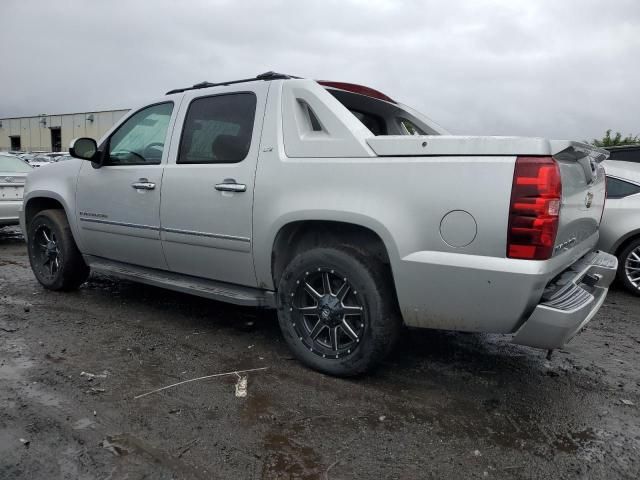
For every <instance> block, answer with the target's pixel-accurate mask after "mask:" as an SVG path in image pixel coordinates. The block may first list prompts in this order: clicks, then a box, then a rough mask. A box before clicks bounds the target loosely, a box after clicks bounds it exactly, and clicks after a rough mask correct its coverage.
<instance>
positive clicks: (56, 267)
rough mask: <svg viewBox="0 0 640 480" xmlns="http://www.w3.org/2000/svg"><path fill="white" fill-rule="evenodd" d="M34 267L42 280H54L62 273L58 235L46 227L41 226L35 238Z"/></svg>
mask: <svg viewBox="0 0 640 480" xmlns="http://www.w3.org/2000/svg"><path fill="white" fill-rule="evenodd" d="M32 255H33V260H34V267H35V269H36V270H37V271H38V274H39V275H40V277H41V278H43V279H45V280H49V281H51V280H54V279H55V278H56V276H57V275H58V272H59V271H60V265H61V264H62V256H61V254H60V249H59V248H58V240H57V238H56V234H55V233H54V232H53V230H51V228H49V227H48V226H46V225H40V226H39V227H38V228H37V229H36V231H35V234H34V236H33V253H32Z"/></svg>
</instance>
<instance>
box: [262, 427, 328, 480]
mask: <svg viewBox="0 0 640 480" xmlns="http://www.w3.org/2000/svg"><path fill="white" fill-rule="evenodd" d="M264 446H265V448H266V449H267V450H268V451H270V452H271V453H270V454H269V455H268V456H267V458H266V459H265V461H264V464H263V467H262V477H261V478H263V479H276V478H277V479H280V478H296V479H303V480H315V479H317V478H322V477H321V475H322V474H323V473H324V472H325V471H326V469H327V466H326V465H324V464H323V463H322V458H321V457H320V455H319V454H318V453H317V452H316V451H315V450H313V449H312V448H311V447H307V446H304V445H300V444H298V443H296V442H294V441H293V440H292V439H291V438H290V437H289V436H288V435H286V434H282V433H270V434H267V436H266V437H265V443H264Z"/></svg>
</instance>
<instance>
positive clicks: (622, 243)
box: [613, 228, 640, 257]
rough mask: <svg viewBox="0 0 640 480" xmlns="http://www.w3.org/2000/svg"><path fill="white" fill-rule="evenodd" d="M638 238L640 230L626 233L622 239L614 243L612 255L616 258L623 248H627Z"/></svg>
mask: <svg viewBox="0 0 640 480" xmlns="http://www.w3.org/2000/svg"><path fill="white" fill-rule="evenodd" d="M638 238H640V228H638V229H636V230H633V231H631V232H629V233H627V234H626V235H625V236H623V237H622V238H620V239H619V240H618V242H617V243H616V245H615V247H614V248H613V252H614V255H615V256H616V257H617V256H618V255H620V254H621V253H622V251H623V250H624V249H625V248H627V246H628V245H629V244H630V243H631V242H633V241H634V240H637V239H638Z"/></svg>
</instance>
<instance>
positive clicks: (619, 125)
mask: <svg viewBox="0 0 640 480" xmlns="http://www.w3.org/2000/svg"><path fill="white" fill-rule="evenodd" d="M0 13H1V16H2V22H1V24H0V25H1V26H0V62H1V64H0V65H1V67H0V118H1V117H10V116H21V115H33V114H39V113H47V114H52V113H65V112H77V111H89V110H101V109H112V108H113V109H115V108H122V107H131V106H134V105H136V104H139V103H141V102H144V101H146V100H147V99H150V98H153V97H157V96H160V95H162V94H163V93H164V92H166V91H167V90H170V89H172V88H176V87H182V86H186V85H191V84H193V83H197V82H200V81H202V80H209V81H223V80H230V79H237V78H245V77H251V76H254V75H256V74H258V73H261V72H264V71H268V70H275V71H278V72H284V73H290V74H294V75H299V76H303V77H307V78H315V79H329V80H340V81H347V82H354V83H361V84H365V85H367V86H370V87H373V88H376V89H379V90H381V91H383V92H384V93H386V94H388V95H389V96H391V97H392V98H395V99H397V100H398V101H401V102H402V103H406V104H408V105H411V106H412V107H414V108H416V109H418V110H420V111H421V112H423V113H425V114H426V115H428V116H429V117H431V118H433V119H434V120H436V121H437V122H438V123H440V124H441V125H443V126H444V127H445V128H447V129H448V130H450V131H451V132H453V133H459V134H486V135H533V136H547V137H553V138H575V139H590V138H592V137H596V136H597V137H600V136H602V134H603V133H604V131H605V130H606V129H607V128H612V129H614V130H619V131H621V132H622V133H625V134H626V133H634V134H638V133H640V1H638V0H610V1H604V0H602V1H590V0H532V1H517V0H473V1H468V0H447V1H431V0H414V1H400V0H396V1H391V0H388V1H385V0H337V1H334V0H323V1H317V2H316V1H313V2H312V1H304V0H297V1H295V0H292V1H268V0H264V1H254V0H232V1H222V0H219V1H215V0H207V1H200V2H198V1H191V2H188V1H165V0H153V1H152V0H147V1H134V0H126V1H121V0H117V1H116V0H110V1H88V0H56V1H49V0H41V1H31V0H3V1H2V2H1V3H0Z"/></svg>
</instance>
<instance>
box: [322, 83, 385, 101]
mask: <svg viewBox="0 0 640 480" xmlns="http://www.w3.org/2000/svg"><path fill="white" fill-rule="evenodd" d="M317 82H318V83H319V84H320V85H322V86H323V87H329V88H337V89H339V90H345V91H347V92H352V93H359V94H360V95H366V96H367V97H372V98H377V99H378V100H384V101H385V102H391V103H396V102H395V101H394V100H392V99H391V98H389V97H388V96H387V95H385V94H384V93H382V92H379V91H378V90H374V89H373V88H369V87H365V86H364V85H356V84H355V83H346V82H332V81H328V80H318V81H317Z"/></svg>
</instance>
